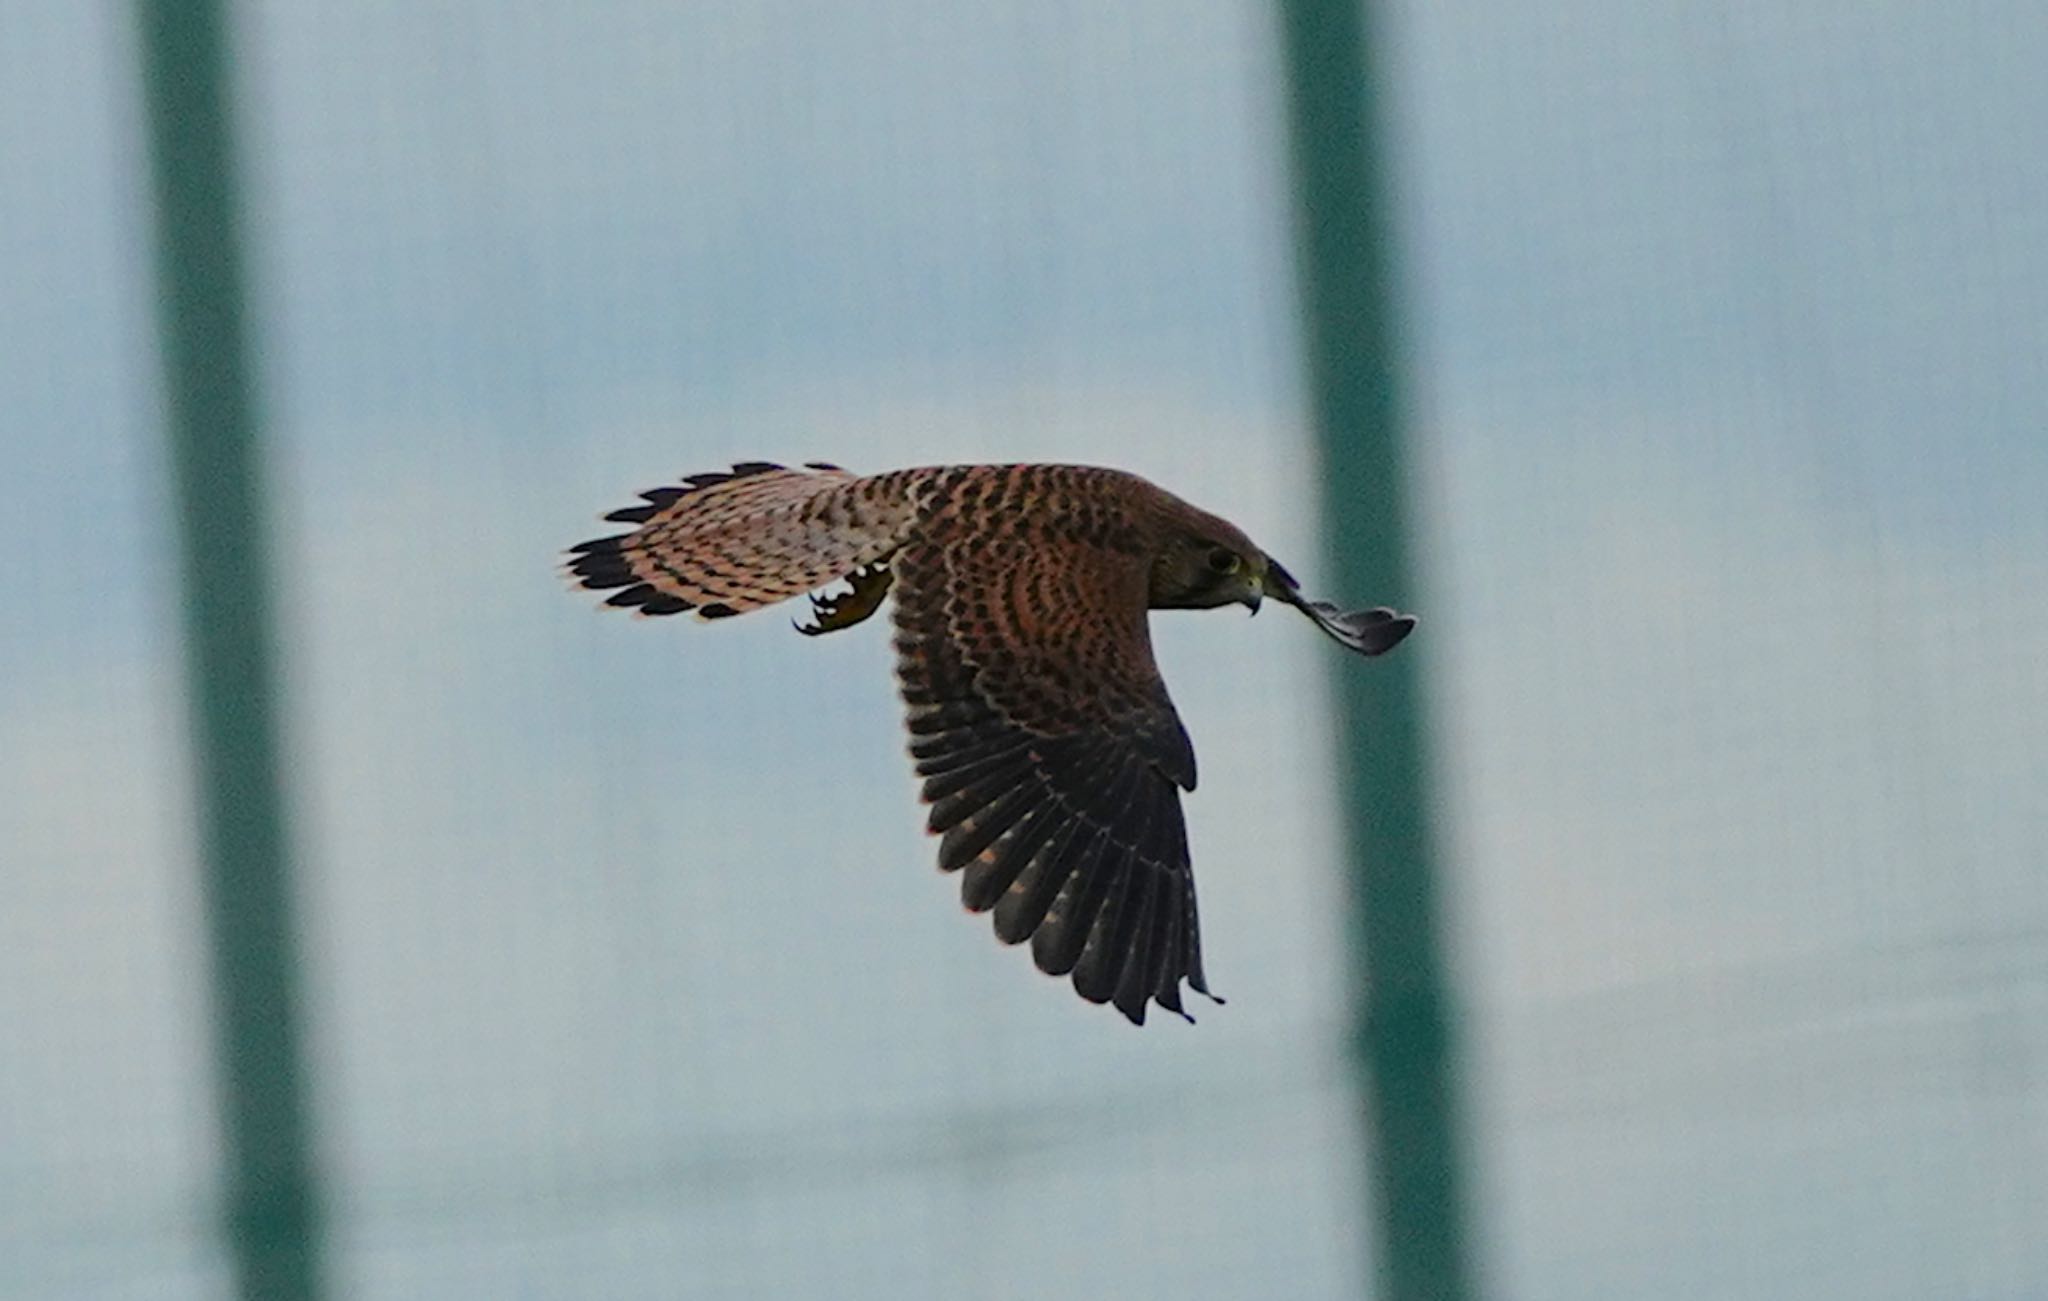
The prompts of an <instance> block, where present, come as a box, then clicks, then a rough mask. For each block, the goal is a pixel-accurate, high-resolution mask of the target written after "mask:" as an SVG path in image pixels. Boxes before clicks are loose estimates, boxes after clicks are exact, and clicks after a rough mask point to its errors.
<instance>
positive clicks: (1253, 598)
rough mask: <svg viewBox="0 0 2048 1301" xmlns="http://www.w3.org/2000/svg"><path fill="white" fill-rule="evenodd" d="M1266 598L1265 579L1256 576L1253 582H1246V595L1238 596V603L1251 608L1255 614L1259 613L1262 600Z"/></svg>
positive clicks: (1248, 608)
mask: <svg viewBox="0 0 2048 1301" xmlns="http://www.w3.org/2000/svg"><path fill="white" fill-rule="evenodd" d="M1265 599H1266V585H1265V582H1264V580H1262V579H1258V578H1254V579H1252V581H1251V582H1249V583H1247V584H1245V589H1244V595H1243V596H1240V597H1238V598H1237V603H1238V604H1239V605H1241V606H1243V607H1244V608H1245V609H1247V610H1250V611H1251V612H1252V613H1253V614H1257V613H1258V612H1259V604H1260V602H1262V601H1264V600H1265Z"/></svg>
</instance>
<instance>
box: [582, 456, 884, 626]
mask: <svg viewBox="0 0 2048 1301" xmlns="http://www.w3.org/2000/svg"><path fill="white" fill-rule="evenodd" d="M640 495H641V497H642V499H643V501H642V503H641V504H639V505H634V506H628V507H626V508H624V509H623V510H615V511H613V512H612V513H611V514H609V515H607V516H605V518H606V519H608V520H613V521H616V522H618V523H621V524H637V525H639V527H638V528H636V529H634V530H633V531H632V532H630V533H621V534H617V535H615V536H613V537H608V538H596V539H593V540H592V541H589V542H584V543H581V544H579V545H577V546H574V547H571V548H570V549H569V560H568V565H567V567H568V572H569V575H570V577H571V578H572V579H573V580H574V581H576V582H577V583H579V584H580V585H581V586H584V587H588V588H595V589H598V590H606V589H613V588H616V589H617V590H616V591H613V592H612V594H611V596H609V597H607V598H606V604H608V605H615V606H620V607H624V608H628V609H633V610H637V611H638V612H639V613H641V614H681V613H682V612H684V611H685V610H695V611H696V612H697V615H698V617H700V618H705V619H722V618H725V617H726V616H728V615H734V614H742V613H745V612H746V611H748V610H755V609H759V608H760V607H762V606H764V605H773V604H775V603H776V602H777V601H783V600H787V599H789V598H790V597H792V596H797V595H800V594H802V593H804V592H809V591H814V590H816V589H818V588H821V587H824V586H827V585H828V584H830V583H833V582H835V581H837V580H838V579H840V578H844V577H846V576H848V575H850V574H852V573H854V571H856V570H859V569H861V568H862V567H863V566H865V565H870V564H872V563H874V562H876V561H879V560H881V559H882V558H884V557H886V556H887V555H888V554H889V553H890V552H892V551H894V550H895V549H896V548H897V547H898V546H899V545H900V544H901V542H902V538H903V534H904V532H905V531H906V530H907V529H908V527H909V525H910V523H911V519H912V515H913V509H914V508H913V507H912V505H911V502H910V499H909V496H908V494H907V493H905V492H904V491H903V490H902V488H901V486H900V485H899V484H898V483H897V482H896V481H895V480H894V478H893V477H892V476H888V475H878V476H875V477H871V478H860V477H858V476H856V475H853V474H849V473H847V472H846V471H845V470H842V469H840V468H839V467H837V466H834V465H826V464H823V463H822V462H814V463H812V464H810V465H807V466H805V467H803V468H802V469H794V470H793V469H787V468H785V467H783V466H780V465H772V464H770V463H768V462H766V461H745V462H742V463H740V464H738V465H735V466H733V467H732V469H731V470H730V471H724V472H720V473H715V474H693V475H691V476H690V477H689V478H687V479H685V480H683V482H682V483H681V484H680V485H677V486H675V487H670V488H655V489H653V490H652V491H649V492H644V493H642V494H640Z"/></svg>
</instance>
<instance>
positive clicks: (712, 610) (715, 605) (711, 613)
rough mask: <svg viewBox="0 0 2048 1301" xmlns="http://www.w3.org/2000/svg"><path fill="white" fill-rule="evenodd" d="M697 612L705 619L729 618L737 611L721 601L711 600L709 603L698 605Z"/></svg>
mask: <svg viewBox="0 0 2048 1301" xmlns="http://www.w3.org/2000/svg"><path fill="white" fill-rule="evenodd" d="M697 613H698V614H699V615H702V616H703V617H704V618H706V619H730V618H732V617H733V616H734V615H736V614H738V613H739V611H738V610H735V609H733V608H732V607H731V606H729V605H727V604H726V603H725V602H723V601H713V602H711V603H710V604H709V605H701V606H698V607H697Z"/></svg>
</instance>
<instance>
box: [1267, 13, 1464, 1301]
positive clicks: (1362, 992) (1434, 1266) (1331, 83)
mask: <svg viewBox="0 0 2048 1301" xmlns="http://www.w3.org/2000/svg"><path fill="white" fill-rule="evenodd" d="M1280 11H1281V29H1282V46H1283V56H1284V60H1285V63H1284V66H1285V69H1286V78H1287V98H1288V119H1289V124H1290V132H1291V136H1292V145H1293V157H1294V177H1295V200H1296V201H1295V222H1296V235H1297V248H1298V267H1299V275H1300V281H1301V295H1302V305H1303V317H1304V325H1305V329H1306V350H1307V354H1308V378H1309V390H1310V400H1311V402H1312V404H1313V413H1314V418H1315V422H1316V428H1317V433H1318V435H1319V440H1320V444H1321V447H1322V466H1321V470H1322V484H1323V489H1322V491H1323V507H1324V509H1323V519H1324V521H1325V528H1326V529H1327V530H1328V533H1329V536H1330V539H1331V543H1330V557H1331V559H1332V561H1333V562H1334V568H1335V582H1334V583H1333V584H1332V586H1333V588H1334V590H1337V591H1341V592H1346V593H1350V594H1352V595H1353V596H1355V597H1364V598H1366V599H1369V600H1372V601H1377V602H1385V603H1388V604H1394V605H1399V606H1401V607H1402V608H1405V609H1415V608H1416V607H1417V606H1418V605H1419V604H1421V603H1419V602H1417V601H1415V600H1414V599H1413V598H1414V595H1415V593H1414V582H1413V575H1412V572H1411V570H1410V565H1409V548H1410V532H1409V521H1408V509H1407V500H1406V498H1407V490H1408V476H1407V467H1406V465H1405V463H1404V457H1403V446H1402V434H1403V430H1402V407H1401V392H1400V388H1401V346H1400V330H1399V322H1398V320H1397V317H1396V312H1395V306H1394V301H1395V289H1394V283H1393V255H1392V251H1391V242H1392V241H1391V234H1390V228H1391V223H1390V221H1389V219H1388V214H1387V210H1386V201H1385V191H1384V189H1383V187H1382V183H1381V177H1382V174H1383V171H1384V159H1383V155H1382V151H1381V145H1380V141H1379V139H1378V137H1377V135H1376V131H1377V128H1378V122H1377V120H1376V118H1375V115H1374V106H1373V83H1372V78H1371V76H1370V64H1369V62H1368V53H1367V27H1366V22H1367V13H1366V6H1365V5H1364V4H1363V3H1362V2H1361V0H1281V4H1280ZM1420 613H1421V615H1422V617H1423V623H1422V626H1421V627H1420V628H1419V629H1418V630H1417V633H1416V636H1415V637H1414V638H1412V639H1411V640H1410V641H1409V642H1408V643H1407V644H1405V645H1404V646H1402V647H1401V649H1400V650H1399V651H1397V652H1395V653H1394V654H1392V655H1389V656H1387V657H1386V658H1385V659H1380V660H1374V661H1373V662H1372V663H1370V664H1362V663H1360V662H1358V661H1357V660H1356V659H1353V658H1351V657H1349V656H1344V657H1341V658H1333V661H1332V663H1333V667H1334V669H1335V672H1336V673H1337V696H1338V703H1339V717H1340V719H1341V720H1342V730H1341V734H1340V735H1341V745H1340V755H1339V768H1340V774H1341V779H1342V782H1343V787H1344V791H1345V794H1346V799H1345V806H1346V815H1347V825H1346V832H1347V840H1348V843H1349V844H1350V845H1351V846H1352V871H1351V877H1350V880H1351V911H1352V927H1351V934H1352V942H1353V949H1354V952H1355V953H1356V954H1357V961H1358V969H1357V984H1358V990H1359V992H1358V995H1357V997H1358V1003H1357V1014H1356V1019H1355V1022H1354V1027H1353V1030H1354V1035H1355V1039H1354V1049H1355V1053H1356V1060H1357V1062H1358V1064H1359V1066H1360V1068H1361V1073H1362V1076H1363V1086H1364V1091H1365V1111H1366V1120H1367V1132H1368V1134H1369V1135H1370V1140H1371V1143H1372V1153H1371V1155H1372V1160H1373V1180H1372V1189H1373V1193H1374V1197H1375V1203H1376V1204H1375V1207H1374V1211H1375V1214H1376V1216H1377V1230H1378V1232H1377V1242H1376V1248H1377V1250H1376V1265H1377V1278H1378V1284H1379V1288H1378V1291H1379V1295H1380V1296H1381V1297H1383V1298H1386V1299H1387V1301H1425V1299H1427V1301H1461V1299H1462V1298H1464V1297H1467V1296H1469V1295H1470V1288H1469V1278H1468V1270H1467V1264H1466V1257H1465V1251H1464V1235H1463V1227H1462V1219H1463V1210H1462V1204H1461V1190H1460V1174H1461V1165H1460V1162H1461V1158H1462V1155H1463V1154H1462V1151H1461V1149H1460V1145H1459V1139H1458V1127H1457V1121H1458V1114H1459V1109H1458V1092H1457V1087H1456V1085H1457V1081H1456V1074H1455V1070H1454V1065H1455V1060H1454V1057H1453V1054H1452V1051H1451V1047H1452V1045H1451V1041H1450V1024H1451V1019H1452V1018H1451V1007H1450V1000H1449V997H1448V995H1447V992H1446V981H1445V977H1444V971H1443V959H1442V954H1441V949H1440V944H1439V931H1440V922H1439V917H1438V908H1437V891H1436V854H1435V845H1434V839H1435V837H1434V835H1433V831H1432V826H1431V818H1432V813H1433V802H1432V795H1431V790H1430V781H1429V758H1428V754H1427V752H1426V746H1425V738H1426V735H1427V732H1426V728H1425V725H1424V718H1423V694H1422V690H1421V684H1420V681H1419V677H1418V671H1419V669H1420V668H1421V666H1422V664H1423V662H1424V660H1425V659H1426V657H1427V651H1428V648H1429V642H1430V625H1429V612H1428V610H1427V609H1426V608H1423V609H1421V610H1420Z"/></svg>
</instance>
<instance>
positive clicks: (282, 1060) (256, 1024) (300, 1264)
mask: <svg viewBox="0 0 2048 1301" xmlns="http://www.w3.org/2000/svg"><path fill="white" fill-rule="evenodd" d="M222 8H223V6H222V5H221V3H219V0H138V14H139V17H140V37H141V56H142V74H143V75H142V89H143V97H144V103H145V107H146V110H147V115H148V130H149V146H150V160H151V165H152V171H153V178H154V183H155V197H156V257H157V266H158V273H157V279H158V295H159V302H160V310H159V328H160V332H161V339H162V344H161V346H162V350H163V361H162V365H163V381H164V393H165V398H166V403H167V411H166V417H167V420H168V425H169V429H168V435H169V439H170V445H171V457H170V460H171V468H172V474H173V477H174V479H175V483H174V488H175V506H176V509H177V517H178V526H179V532H180V539H179V542H180V550H181V554H182V561H183V582H184V611H185V617H184V632H185V644H186V666H187V679H188V690H189V694H190V697H191V702H192V703H191V709H192V721H191V729H192V744H193V758H194V763H193V768H194V771H195V775H196V780H197V783H198V791H197V799H198V805H199V808H198V814H199V816H198V824H199V834H200V852H201V854H202V856H203V868H202V870H203V874H204V889H205V900H206V920H207V925H208V928H209V931H210V934H209V940H210V945H211V950H212V957H213V988H214V1021H215V1024H216V1026H217V1029H216V1031H215V1035H216V1049H217V1055H218V1059H219V1061H218V1067H217V1080H218V1088H219V1090H220V1094H221V1099H220V1107H221V1116H222V1131H223V1137H224V1139H225V1142H226V1145H227V1153H226V1157H227V1159H226V1165H227V1182H228V1186H227V1224H226V1229H227V1233H228V1238H229V1245H230V1248H231V1250H232V1252H233V1255H234V1261H235V1267H236V1275H237V1282H238V1285H239V1294H240V1295H241V1296H242V1297H244V1298H249V1299H250V1301H256V1299H257V1298H261V1301H307V1299H309V1298H312V1297H314V1296H316V1295H317V1294H318V1261H317V1254H316V1253H317V1248H318V1215H317V1205H316V1198H315V1189H314V1182H313V1171H312V1161H311V1157H310V1153H309V1143H308V1136H307V1124H306V1112H305V1102H304V1087H303V1083H302V1078H301V1065H300V1046H299V1029H298V1026H299V1022H298V996H297V981H296V967H295V958H294V953H293V929H292V916H291V912H292V910H291V891H290V877H289V874H288V870H287V864H286V835H285V823H284V813H283V799H282V792H281V790H280V779H279V774H278V767H277V727H276V721H275V718H274V715H273V713H272V700H273V695H272V687H273V682H272V667H271V628H270V618H269V610H270V602H269V595H270V588H269V573H268V570H267V565H266V562H267V560H268V554H269V553H268V551H267V549H266V545H265V538H264V527H263V523H264V521H263V510H262V473H261V466H260V463H259V458H258V451H259V448H258V444H257V437H256V420H255V414H254V405H253V400H252V397H251V391H250V381H249V360H248V349H247V340H246V338H245V335H244V326H243V319H244V318H243V291H242V264H241V249H240V245H239V244H238V242H237V233H238V223H237V218H238V215H239V214H238V212H237V208H236V195H235V158H234V147H233V130H232V127H233V113H232V108H231V104H230V97H229V93H228V84H227V81H228V52H227V37H226V33H225V31H224V30H223V27H224V23H225V19H226V15H225V14H224V13H223V12H222Z"/></svg>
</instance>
